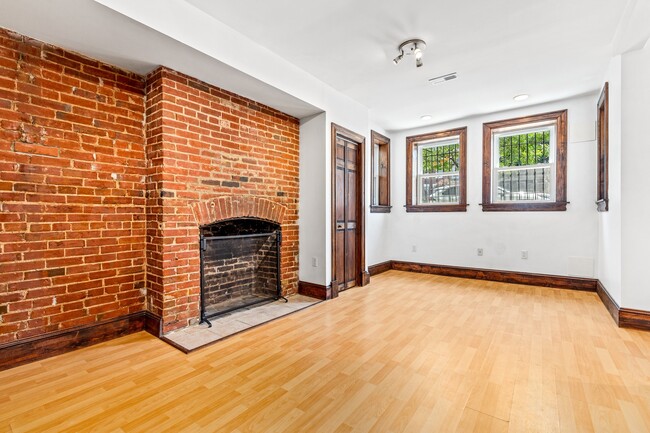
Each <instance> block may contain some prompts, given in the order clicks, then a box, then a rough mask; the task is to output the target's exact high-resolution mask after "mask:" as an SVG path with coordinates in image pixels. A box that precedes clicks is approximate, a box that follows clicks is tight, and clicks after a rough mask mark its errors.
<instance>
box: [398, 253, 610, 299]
mask: <svg viewBox="0 0 650 433" xmlns="http://www.w3.org/2000/svg"><path fill="white" fill-rule="evenodd" d="M391 269H396V270H398V271H407V272H420V273H424V274H435V275H444V276H446V277H458V278H471V279H475V280H487V281H498V282H501V283H512V284H525V285H529V286H542V287H554V288H558V289H571V290H584V291H589V292H595V291H596V283H597V281H598V280H596V279H593V278H579V277H565V276H560V275H545V274H529V273H526V272H514V271H500V270H494V269H477V268H463V267H460V266H446V265H431V264H426V263H412V262H402V261H397V260H392V261H391Z"/></svg>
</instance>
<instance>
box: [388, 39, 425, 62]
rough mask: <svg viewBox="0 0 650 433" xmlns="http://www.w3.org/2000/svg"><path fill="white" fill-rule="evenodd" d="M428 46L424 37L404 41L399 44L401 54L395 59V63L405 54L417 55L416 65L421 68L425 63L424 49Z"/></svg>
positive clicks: (398, 48)
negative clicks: (423, 59) (423, 57)
mask: <svg viewBox="0 0 650 433" xmlns="http://www.w3.org/2000/svg"><path fill="white" fill-rule="evenodd" d="M426 47H427V44H426V42H424V41H423V40H422V39H409V40H408V41H404V42H402V43H401V44H400V45H399V47H397V50H398V51H399V55H398V56H397V57H395V58H394V59H393V63H394V64H398V63H399V62H400V60H402V58H403V57H404V55H405V54H406V55H407V56H410V55H412V56H413V57H415V66H417V67H418V68H419V67H420V66H422V65H423V63H422V54H423V53H422V51H424V49H425V48H426Z"/></svg>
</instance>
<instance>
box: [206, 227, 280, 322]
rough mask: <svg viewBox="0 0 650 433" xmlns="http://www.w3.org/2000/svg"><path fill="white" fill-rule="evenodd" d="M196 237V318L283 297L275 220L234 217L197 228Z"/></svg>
mask: <svg viewBox="0 0 650 433" xmlns="http://www.w3.org/2000/svg"><path fill="white" fill-rule="evenodd" d="M200 236H201V237H200V249H201V322H206V323H208V324H209V325H210V326H211V324H210V321H209V319H210V318H212V317H216V316H219V315H222V314H226V313H229V312H232V311H235V310H239V309H241V308H247V307H250V306H253V305H256V304H260V303H263V302H270V301H274V300H277V299H280V298H283V297H282V284H281V278H280V263H281V257H280V247H281V245H282V232H281V230H280V226H279V225H277V224H275V223H272V222H269V221H264V220H258V219H253V218H238V219H234V220H227V221H221V222H219V223H215V224H210V225H208V226H204V227H201V235H200ZM283 299H284V298H283ZM285 300H286V299H285Z"/></svg>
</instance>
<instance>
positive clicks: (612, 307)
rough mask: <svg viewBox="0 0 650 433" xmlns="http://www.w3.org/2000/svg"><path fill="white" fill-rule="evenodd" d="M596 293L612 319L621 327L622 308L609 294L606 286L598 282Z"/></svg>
mask: <svg viewBox="0 0 650 433" xmlns="http://www.w3.org/2000/svg"><path fill="white" fill-rule="evenodd" d="M596 293H598V297H599V298H600V301H601V302H602V303H603V305H604V306H605V308H607V311H609V314H610V316H612V319H614V322H616V324H617V325H619V326H620V323H619V320H618V319H619V314H618V312H619V310H620V309H621V307H619V306H618V304H617V303H616V301H615V300H614V298H612V296H611V295H610V294H609V292H608V291H607V289H606V288H605V286H603V284H602V283H601V282H600V281H598V284H597V285H596Z"/></svg>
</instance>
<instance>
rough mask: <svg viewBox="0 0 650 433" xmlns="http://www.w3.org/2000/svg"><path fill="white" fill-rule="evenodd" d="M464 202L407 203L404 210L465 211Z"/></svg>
mask: <svg viewBox="0 0 650 433" xmlns="http://www.w3.org/2000/svg"><path fill="white" fill-rule="evenodd" d="M467 206H468V205H466V204H432V205H409V204H407V205H406V206H405V207H406V212H467Z"/></svg>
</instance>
